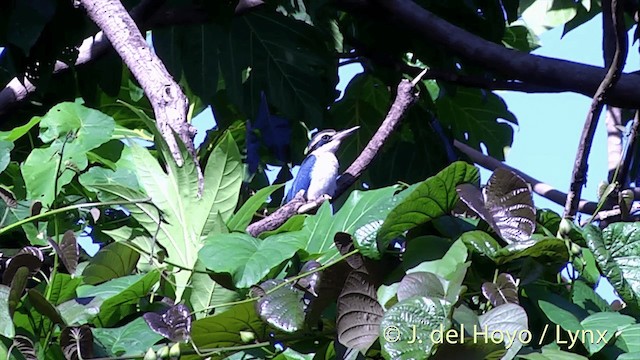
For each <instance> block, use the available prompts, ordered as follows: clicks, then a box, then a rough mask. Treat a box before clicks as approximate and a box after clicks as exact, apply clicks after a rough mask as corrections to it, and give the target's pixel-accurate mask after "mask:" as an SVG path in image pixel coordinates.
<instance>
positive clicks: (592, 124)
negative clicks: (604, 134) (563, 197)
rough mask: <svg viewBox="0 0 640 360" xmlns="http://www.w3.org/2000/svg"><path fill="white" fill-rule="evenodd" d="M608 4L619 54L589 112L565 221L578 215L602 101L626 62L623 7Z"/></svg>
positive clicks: (614, 59) (564, 216)
mask: <svg viewBox="0 0 640 360" xmlns="http://www.w3.org/2000/svg"><path fill="white" fill-rule="evenodd" d="M607 1H611V10H612V11H611V13H612V14H611V16H612V19H613V20H612V26H613V30H614V33H615V40H616V46H615V48H616V50H615V54H614V56H613V61H612V63H611V66H610V67H609V70H608V71H607V75H606V76H605V77H604V79H603V80H602V83H601V84H600V86H599V87H598V90H597V91H596V94H595V95H594V96H593V100H592V101H591V108H590V109H589V113H588V115H587V119H586V121H585V124H584V129H583V130H582V135H581V136H580V145H578V152H577V154H576V162H575V165H574V167H573V172H572V175H571V184H570V186H569V193H568V194H567V202H566V204H565V207H564V214H563V218H573V217H574V216H575V214H576V211H577V209H578V200H579V199H580V194H581V193H582V187H583V186H584V185H585V183H586V182H587V178H586V177H587V158H588V157H589V152H590V151H591V144H592V143H593V136H594V134H595V132H596V126H597V124H598V118H599V117H600V113H601V112H602V107H603V106H604V102H603V100H604V98H605V96H606V95H607V94H608V92H609V90H610V89H611V87H612V86H613V85H615V83H616V81H617V80H618V78H619V77H620V74H621V73H622V68H623V67H624V63H625V60H626V58H627V33H626V31H625V26H624V18H623V13H622V5H620V4H619V3H618V0H607Z"/></svg>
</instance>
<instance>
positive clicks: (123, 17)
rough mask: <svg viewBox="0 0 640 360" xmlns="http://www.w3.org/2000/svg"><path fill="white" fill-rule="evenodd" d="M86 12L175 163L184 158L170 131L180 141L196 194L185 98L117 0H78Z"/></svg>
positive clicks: (201, 179)
mask: <svg viewBox="0 0 640 360" xmlns="http://www.w3.org/2000/svg"><path fill="white" fill-rule="evenodd" d="M80 4H81V5H82V7H83V8H84V9H85V10H86V12H87V15H88V16H89V18H91V20H92V21H93V22H95V23H96V25H98V27H99V28H100V29H101V30H102V31H103V32H104V34H105V36H106V37H107V38H108V39H109V41H110V42H111V44H112V45H113V48H114V49H115V50H116V52H117V53H118V55H120V57H121V58H122V60H123V61H124V63H125V64H126V65H127V67H128V68H129V70H130V71H131V73H132V74H133V76H134V77H135V78H136V80H138V83H140V86H142V89H143V90H144V93H145V94H146V95H147V98H148V99H149V101H150V102H151V106H152V107H153V112H154V114H155V118H156V126H157V127H158V130H159V131H160V133H161V134H162V137H163V138H164V140H165V141H166V142H167V145H168V147H169V150H170V151H171V154H172V156H173V159H174V160H175V161H176V163H177V164H178V166H182V165H183V163H184V161H185V159H183V158H182V153H181V151H180V147H179V146H178V142H177V141H176V138H175V136H174V132H175V133H176V134H177V135H178V137H179V138H180V140H182V142H183V143H184V145H185V147H186V149H187V152H188V153H189V155H190V156H191V158H192V161H193V162H194V163H195V165H196V170H197V173H198V194H199V195H201V194H202V191H203V189H204V176H203V175H202V169H201V167H200V163H199V162H198V160H197V156H196V150H195V146H194V144H193V138H194V136H195V134H196V129H195V128H194V127H193V126H191V125H190V124H189V123H188V122H187V108H188V100H187V97H186V95H185V94H184V92H183V91H182V89H181V88H180V86H179V85H178V84H177V83H176V82H175V80H173V78H172V77H171V75H170V74H169V71H167V68H166V67H165V66H164V64H163V63H162V61H161V60H160V59H159V58H158V57H157V56H156V54H155V53H154V52H153V51H152V50H151V48H150V47H149V45H147V42H146V40H145V38H144V37H143V36H142V34H141V33H140V30H138V27H137V26H136V24H135V22H134V21H133V19H132V18H131V16H130V15H129V13H127V11H126V9H125V8H124V6H122V4H121V3H120V1H119V0H82V1H81V3H80Z"/></svg>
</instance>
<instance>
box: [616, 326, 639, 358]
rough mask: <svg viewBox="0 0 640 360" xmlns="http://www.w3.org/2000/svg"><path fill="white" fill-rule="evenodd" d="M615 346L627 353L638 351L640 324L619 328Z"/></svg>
mask: <svg viewBox="0 0 640 360" xmlns="http://www.w3.org/2000/svg"><path fill="white" fill-rule="evenodd" d="M615 346H616V347H618V348H620V349H622V350H623V351H625V352H628V353H637V352H640V324H635V325H631V326H627V327H624V328H622V329H620V330H619V332H618V338H617V339H616V342H615Z"/></svg>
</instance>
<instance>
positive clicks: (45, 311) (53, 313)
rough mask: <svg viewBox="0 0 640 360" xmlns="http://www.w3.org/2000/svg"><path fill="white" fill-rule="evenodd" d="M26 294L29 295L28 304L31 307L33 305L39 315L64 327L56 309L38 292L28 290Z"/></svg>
mask: <svg viewBox="0 0 640 360" xmlns="http://www.w3.org/2000/svg"><path fill="white" fill-rule="evenodd" d="M27 294H28V295H29V302H31V305H33V307H34V308H36V310H38V312H39V313H40V314H42V315H44V316H46V317H48V318H49V319H50V320H51V321H52V322H54V323H56V324H59V325H66V323H65V321H64V319H62V316H61V315H60V312H59V311H58V309H56V307H55V306H53V304H52V303H50V302H49V300H47V299H46V298H45V297H44V296H43V295H42V294H41V293H40V292H39V291H38V290H36V289H29V291H27Z"/></svg>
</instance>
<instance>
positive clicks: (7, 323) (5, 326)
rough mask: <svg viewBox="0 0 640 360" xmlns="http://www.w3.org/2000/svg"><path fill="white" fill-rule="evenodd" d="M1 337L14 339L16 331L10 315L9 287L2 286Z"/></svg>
mask: <svg viewBox="0 0 640 360" xmlns="http://www.w3.org/2000/svg"><path fill="white" fill-rule="evenodd" d="M0 335H2V336H4V337H7V338H9V339H13V337H14V336H15V335H16V329H15V328H14V327H13V319H12V317H11V314H10V313H9V287H8V286H6V285H0Z"/></svg>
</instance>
